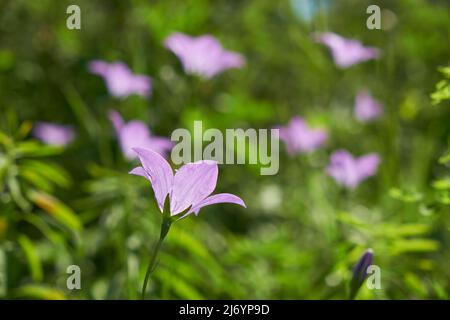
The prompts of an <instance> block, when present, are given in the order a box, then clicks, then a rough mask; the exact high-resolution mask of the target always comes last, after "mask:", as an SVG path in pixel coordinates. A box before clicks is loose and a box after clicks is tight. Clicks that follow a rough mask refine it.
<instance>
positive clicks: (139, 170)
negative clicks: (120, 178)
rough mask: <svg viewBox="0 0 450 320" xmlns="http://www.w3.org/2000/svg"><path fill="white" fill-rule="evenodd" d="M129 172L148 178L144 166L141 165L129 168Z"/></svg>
mask: <svg viewBox="0 0 450 320" xmlns="http://www.w3.org/2000/svg"><path fill="white" fill-rule="evenodd" d="M128 173H129V174H134V175H135V176H141V177H144V178H147V179H149V178H148V175H147V172H145V170H144V168H142V167H136V168H134V169H133V170H131V171H130V172H128Z"/></svg>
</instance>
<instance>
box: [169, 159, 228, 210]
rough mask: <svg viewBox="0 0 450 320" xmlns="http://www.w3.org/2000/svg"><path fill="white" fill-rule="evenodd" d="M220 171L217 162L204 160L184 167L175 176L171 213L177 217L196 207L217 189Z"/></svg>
mask: <svg viewBox="0 0 450 320" xmlns="http://www.w3.org/2000/svg"><path fill="white" fill-rule="evenodd" d="M218 171H219V169H218V168H217V162H216V161H210V160H203V161H197V162H194V163H188V164H186V165H184V166H182V167H181V168H180V169H179V170H178V171H177V172H176V174H175V178H174V183H173V188H172V193H171V196H170V213H171V215H176V214H179V213H181V212H183V211H184V210H186V209H188V208H189V207H190V206H191V205H192V206H195V205H196V204H197V203H199V202H200V201H202V200H204V199H205V198H206V197H207V196H209V195H210V194H211V193H212V192H213V191H214V188H215V187H216V183H217V175H218Z"/></svg>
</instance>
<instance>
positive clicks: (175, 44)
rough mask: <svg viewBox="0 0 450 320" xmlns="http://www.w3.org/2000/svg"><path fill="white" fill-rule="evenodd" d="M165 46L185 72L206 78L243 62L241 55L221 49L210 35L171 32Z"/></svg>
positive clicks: (237, 66)
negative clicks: (178, 60)
mask: <svg viewBox="0 0 450 320" xmlns="http://www.w3.org/2000/svg"><path fill="white" fill-rule="evenodd" d="M165 46H166V48H168V49H169V50H171V51H172V52H173V53H174V54H175V55H176V56H177V57H178V58H179V59H180V61H181V64H182V65H183V69H184V71H185V72H186V73H188V74H197V75H200V76H201V77H203V78H206V79H209V78H212V77H214V76H215V75H217V74H219V73H221V72H223V71H225V70H227V69H232V68H240V67H242V66H243V65H244V64H245V60H244V58H243V57H242V55H240V54H239V53H236V52H232V51H227V50H225V49H223V48H222V45H221V44H220V42H219V41H218V40H217V39H216V38H214V37H213V36H210V35H203V36H200V37H190V36H188V35H185V34H182V33H173V34H171V35H170V36H169V37H168V38H167V39H166V40H165Z"/></svg>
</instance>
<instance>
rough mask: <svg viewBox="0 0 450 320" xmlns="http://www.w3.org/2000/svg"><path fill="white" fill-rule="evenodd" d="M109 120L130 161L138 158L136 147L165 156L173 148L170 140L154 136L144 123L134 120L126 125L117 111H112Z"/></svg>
mask: <svg viewBox="0 0 450 320" xmlns="http://www.w3.org/2000/svg"><path fill="white" fill-rule="evenodd" d="M109 119H110V120H111V122H112V124H113V126H114V129H115V131H116V134H117V137H118V139H119V143H120V147H121V149H122V152H123V154H124V156H125V158H127V159H129V160H131V159H134V158H136V153H135V152H134V151H133V148H134V147H140V148H146V149H151V150H153V151H155V152H157V153H159V154H161V155H163V156H166V155H167V153H168V152H169V151H170V150H171V149H172V147H173V142H172V141H171V140H170V139H168V138H165V137H159V136H154V135H152V134H151V133H150V130H149V129H148V128H147V126H146V125H145V123H144V122H142V121H139V120H132V121H130V122H128V123H125V122H124V121H123V119H122V117H121V116H120V114H119V113H118V112H117V111H110V112H109Z"/></svg>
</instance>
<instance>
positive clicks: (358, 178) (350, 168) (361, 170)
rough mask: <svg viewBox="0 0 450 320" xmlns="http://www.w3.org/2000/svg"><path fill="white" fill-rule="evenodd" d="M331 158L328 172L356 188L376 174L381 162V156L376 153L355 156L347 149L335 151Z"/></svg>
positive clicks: (340, 182) (343, 183)
mask: <svg viewBox="0 0 450 320" xmlns="http://www.w3.org/2000/svg"><path fill="white" fill-rule="evenodd" d="M330 160H331V161H330V164H329V166H328V168H327V172H328V174H329V175H330V176H332V177H333V178H334V179H335V180H336V182H337V183H338V184H340V185H342V186H344V187H346V188H349V189H354V188H356V187H357V186H358V185H359V184H360V183H361V182H362V181H363V180H365V179H367V178H368V177H370V176H373V175H375V174H376V172H377V169H378V165H379V164H380V157H379V156H378V155H377V154H375V153H371V154H367V155H364V156H362V157H359V158H354V157H353V156H352V154H350V153H349V152H348V151H345V150H338V151H336V152H334V153H333V154H332V155H331V158H330Z"/></svg>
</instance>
